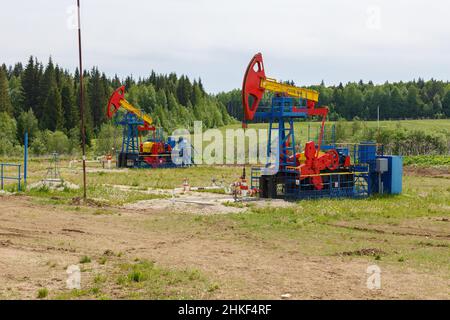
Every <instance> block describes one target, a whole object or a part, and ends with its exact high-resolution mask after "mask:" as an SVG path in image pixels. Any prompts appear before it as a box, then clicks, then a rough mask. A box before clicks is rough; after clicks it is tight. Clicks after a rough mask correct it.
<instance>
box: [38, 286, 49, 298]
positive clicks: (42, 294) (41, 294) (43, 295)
mask: <svg viewBox="0 0 450 320" xmlns="http://www.w3.org/2000/svg"><path fill="white" fill-rule="evenodd" d="M47 296H48V289H47V288H41V289H39V290H38V293H37V298H38V299H45V298H47Z"/></svg>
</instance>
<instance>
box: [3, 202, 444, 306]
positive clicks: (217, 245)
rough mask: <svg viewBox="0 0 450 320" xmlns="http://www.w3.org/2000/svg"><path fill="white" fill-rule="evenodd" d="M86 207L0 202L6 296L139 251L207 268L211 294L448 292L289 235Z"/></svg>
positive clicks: (29, 294) (410, 273)
mask: <svg viewBox="0 0 450 320" xmlns="http://www.w3.org/2000/svg"><path fill="white" fill-rule="evenodd" d="M83 208H85V207H83ZM83 208H82V210H81V211H73V210H65V209H63V208H61V207H58V206H45V205H37V204H35V203H33V202H32V201H31V200H30V199H29V198H27V197H3V198H1V199H0V298H3V299H14V298H17V299H24V298H31V299H34V298H36V294H37V290H38V289H39V288H42V287H45V288H48V290H49V292H50V294H51V295H52V294H53V293H55V292H67V290H66V288H65V285H66V283H65V282H66V279H67V274H66V269H67V266H69V265H73V264H79V263H80V257H83V256H89V257H90V258H92V262H91V263H88V264H82V265H81V266H82V269H83V272H82V286H83V285H85V283H86V281H87V280H86V279H92V278H93V277H94V276H95V275H96V274H99V273H100V274H104V273H105V272H107V271H108V268H110V260H109V259H111V264H112V263H113V262H112V261H115V260H114V259H116V260H117V259H122V260H121V261H128V262H130V261H134V259H136V258H140V259H148V260H151V261H156V262H157V263H158V264H160V265H162V266H166V267H170V268H179V269H186V268H196V269H198V270H200V271H201V272H202V273H204V274H205V275H207V276H208V277H209V278H210V279H212V280H213V281H215V282H217V283H218V284H219V289H218V290H216V291H215V292H214V293H213V294H212V298H214V299H237V298H244V299H245V298H266V299H279V298H281V296H282V295H283V296H286V295H289V296H290V298H291V299H370V298H374V299H379V298H380V299H381V298H387V299H398V298H404V299H420V298H423V299H438V298H441V299H448V281H446V280H444V279H442V277H440V276H439V275H434V274H430V273H422V272H418V271H417V270H410V269H406V270H404V269H402V270H399V269H397V268H394V267H392V266H389V265H383V264H382V263H383V262H382V261H381V262H380V263H381V265H380V266H381V267H382V272H383V273H382V289H381V290H369V289H367V286H366V281H367V277H368V275H367V273H366V271H367V267H368V265H369V264H372V263H373V260H372V261H365V260H364V258H362V257H359V258H355V257H353V256H346V257H336V256H335V257H323V256H304V255H302V254H301V253H299V252H298V251H297V250H295V248H296V246H298V244H296V243H293V242H292V241H290V240H283V245H282V246H275V247H274V246H270V245H267V244H266V243H264V242H261V241H253V240H252V239H251V238H250V239H249V238H247V237H245V234H242V235H241V234H240V233H233V234H231V233H226V231H224V230H222V231H221V230H217V229H213V230H211V229H209V228H205V229H204V230H202V231H201V232H198V231H194V232H192V231H191V230H183V231H180V230H179V229H177V231H176V232H172V231H171V229H170V227H171V226H170V225H167V226H166V227H164V228H156V227H149V225H148V223H149V220H148V216H146V215H142V214H136V212H135V211H134V209H132V210H131V209H122V210H121V213H122V214H121V215H108V216H98V215H93V214H92V213H89V211H88V210H92V209H88V208H86V209H83ZM165 209H166V208H165ZM165 209H163V210H165ZM238 209H239V208H238ZM155 214H159V215H160V216H158V219H159V218H160V217H161V219H164V217H168V215H170V213H169V212H161V211H160V212H158V213H157V212H156V211H155ZM224 229H225V228H224ZM118 253H121V254H120V255H119V254H118ZM119 256H120V258H118V257H119ZM102 257H107V259H108V262H107V263H106V264H105V265H103V264H100V263H99V262H98V261H100V259H101V258H102ZM106 290H108V291H107V292H105V294H107V295H109V296H110V297H112V298H121V297H123V295H122V294H121V292H120V288H118V287H112V288H109V289H106Z"/></svg>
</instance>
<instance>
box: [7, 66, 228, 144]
mask: <svg viewBox="0 0 450 320" xmlns="http://www.w3.org/2000/svg"><path fill="white" fill-rule="evenodd" d="M83 76H84V80H85V81H84V92H85V95H84V108H85V123H86V134H87V141H88V143H89V144H90V143H91V141H92V139H93V138H96V137H97V136H99V134H100V130H101V128H102V127H104V126H103V124H105V123H107V122H108V119H107V117H106V105H107V101H108V98H109V96H110V94H111V93H112V92H113V90H114V89H116V88H118V87H119V86H121V85H125V86H126V88H127V99H128V100H130V102H131V103H133V104H135V106H136V107H138V108H140V109H142V110H143V111H145V112H147V113H148V114H150V115H151V116H152V117H153V118H154V121H155V124H156V125H158V126H161V127H163V128H164V129H165V131H166V132H168V133H170V132H171V131H172V130H173V129H175V128H178V127H180V126H181V127H183V128H188V129H189V128H190V127H191V126H192V124H193V121H194V120H202V121H203V123H204V125H205V127H208V128H210V127H219V126H223V125H226V124H228V123H230V122H231V121H232V118H231V117H230V116H229V115H228V113H227V110H226V107H225V105H224V104H222V103H221V102H220V101H219V100H218V99H217V98H215V97H213V96H210V95H208V94H207V93H206V92H205V90H204V88H203V84H202V81H201V80H200V79H198V80H194V81H193V82H191V80H190V79H189V78H188V77H186V76H181V77H178V76H177V75H176V74H175V73H171V74H169V75H163V74H156V73H155V72H154V71H152V72H151V73H150V75H149V76H148V77H146V78H140V79H138V80H135V79H133V77H131V76H129V77H127V78H126V79H124V80H123V81H122V80H121V79H119V78H118V77H117V76H115V77H113V78H108V77H107V76H106V75H105V74H104V73H102V72H100V71H99V70H98V68H96V67H94V68H92V70H89V71H86V70H85V71H83ZM79 78H80V71H79V70H78V69H77V70H76V71H75V73H74V74H72V73H70V72H69V71H68V70H64V69H63V68H61V67H59V66H58V65H57V64H55V63H54V62H53V61H52V59H51V58H50V59H49V61H48V63H47V64H46V65H45V66H44V64H43V63H42V62H40V61H38V60H37V59H36V58H34V57H30V59H29V60H28V62H27V64H26V65H25V66H24V65H22V63H17V64H15V65H14V66H9V67H8V66H6V65H5V64H3V65H2V66H0V114H2V118H1V119H2V122H3V123H2V124H0V126H2V127H7V126H8V130H9V131H8V137H6V136H5V134H1V133H0V140H1V141H0V144H1V143H3V142H4V141H6V140H8V143H6V142H4V147H3V148H2V149H3V151H4V152H6V151H5V148H6V145H8V146H12V147H14V145H16V144H19V143H23V134H24V132H25V131H28V132H29V134H30V139H31V143H32V145H33V144H34V147H35V149H36V152H37V153H40V152H38V150H39V149H42V150H41V151H42V152H43V153H45V152H46V151H49V150H45V146H46V145H48V144H49V142H48V141H49V139H51V137H53V135H54V134H55V133H57V135H58V136H59V137H62V136H65V139H67V141H71V142H72V143H71V144H73V142H74V141H76V140H79V138H80V129H79V126H80V112H79V104H80V101H79V99H80V88H79ZM12 131H15V134H14V135H15V137H14V139H12V137H11V134H9V132H12ZM63 139H64V138H63ZM40 147H42V148H40ZM70 148H72V147H70ZM47 149H48V148H47ZM0 151H1V150H0Z"/></svg>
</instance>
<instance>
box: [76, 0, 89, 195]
mask: <svg viewBox="0 0 450 320" xmlns="http://www.w3.org/2000/svg"><path fill="white" fill-rule="evenodd" d="M77 7H78V56H79V61H80V115H81V148H82V153H83V198H84V200H86V199H87V193H86V128H85V123H84V122H85V120H84V88H83V73H84V71H83V56H82V50H81V10H80V0H77Z"/></svg>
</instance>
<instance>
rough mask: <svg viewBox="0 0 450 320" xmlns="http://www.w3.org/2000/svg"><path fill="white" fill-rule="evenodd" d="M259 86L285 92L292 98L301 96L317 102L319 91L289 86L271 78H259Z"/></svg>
mask: <svg viewBox="0 0 450 320" xmlns="http://www.w3.org/2000/svg"><path fill="white" fill-rule="evenodd" d="M261 88H263V89H266V90H269V91H272V92H279V93H285V94H287V95H288V96H290V97H294V98H302V99H306V100H311V101H314V102H319V92H317V91H316V90H311V89H304V88H299V87H296V86H291V85H289V84H284V83H280V82H278V81H276V80H275V79H271V78H266V79H261Z"/></svg>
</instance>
